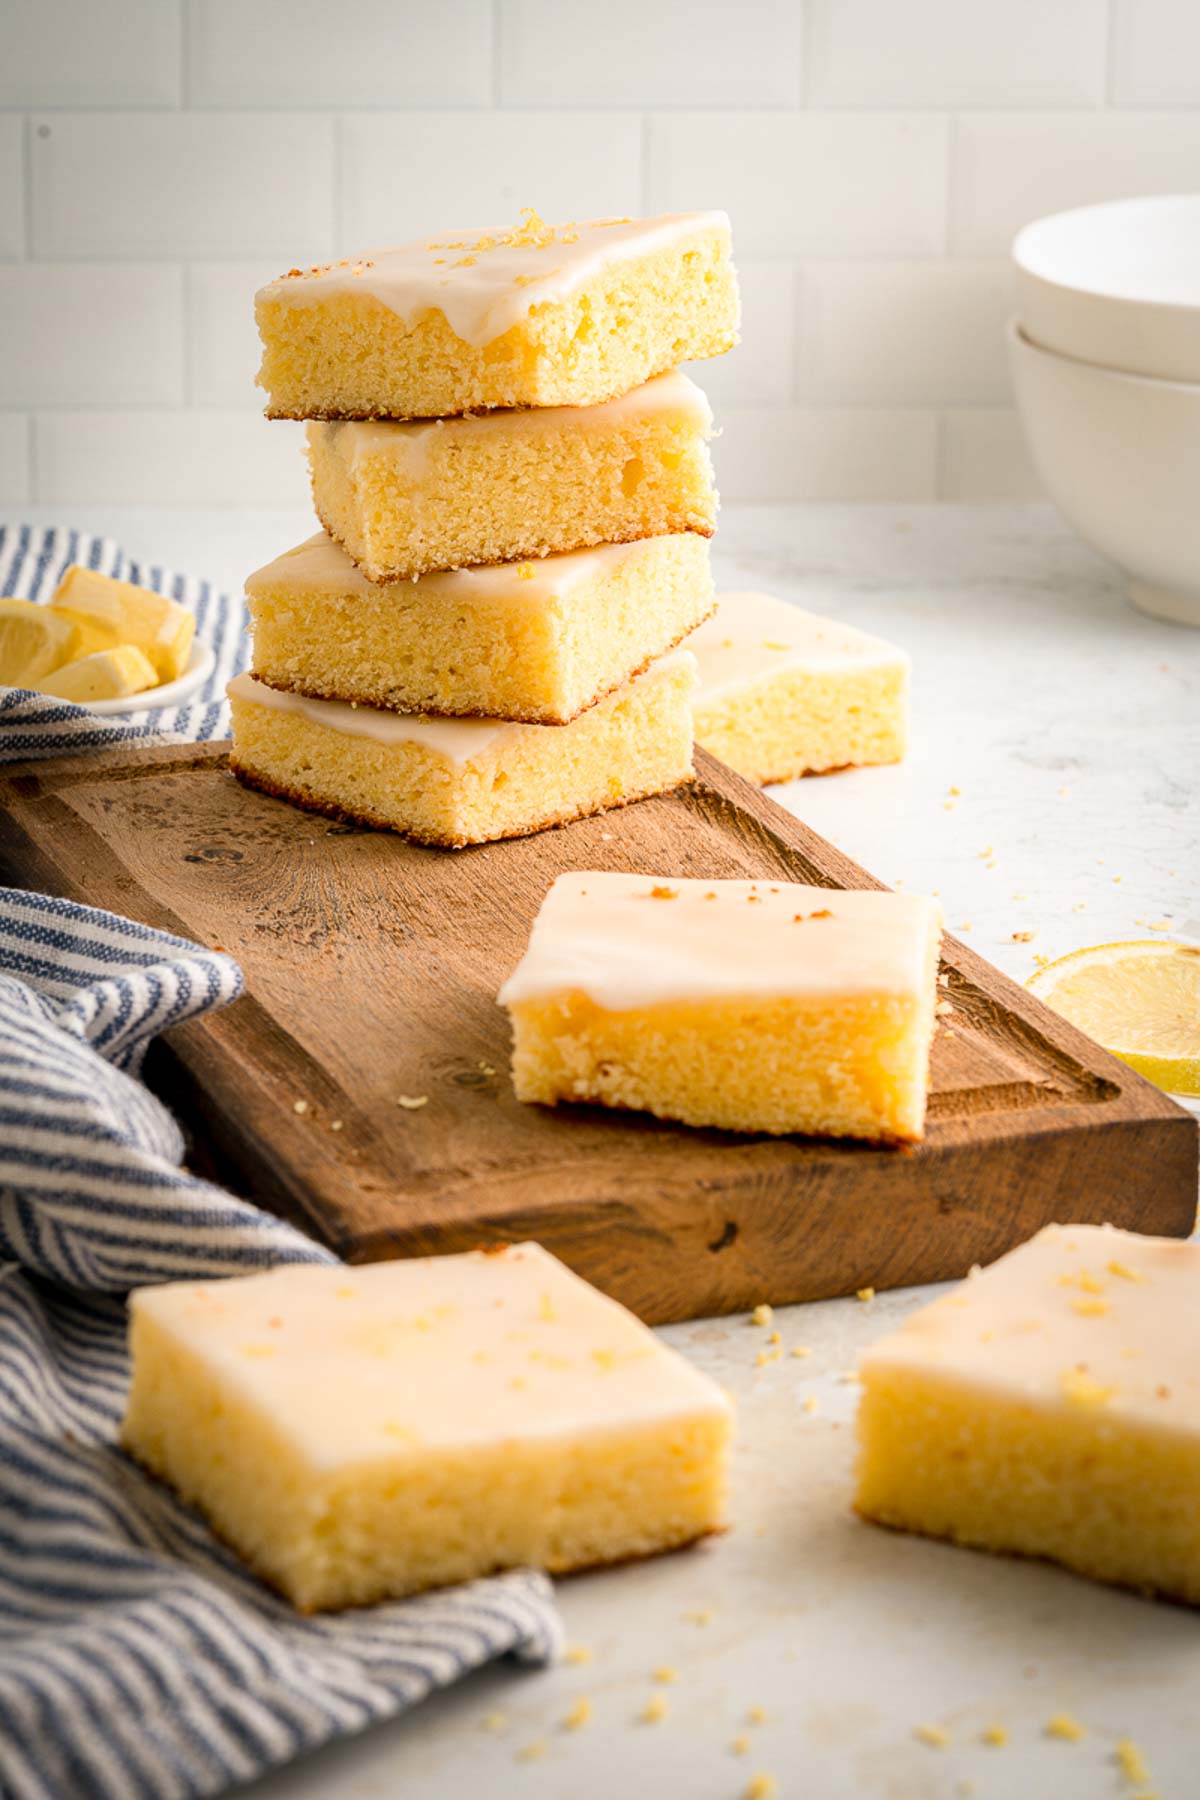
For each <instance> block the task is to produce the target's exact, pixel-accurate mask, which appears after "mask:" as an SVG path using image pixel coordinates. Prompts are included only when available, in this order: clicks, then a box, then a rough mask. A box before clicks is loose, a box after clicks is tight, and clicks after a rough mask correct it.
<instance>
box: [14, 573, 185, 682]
mask: <svg viewBox="0 0 1200 1800" xmlns="http://www.w3.org/2000/svg"><path fill="white" fill-rule="evenodd" d="M50 611H51V612H52V613H54V614H55V615H56V616H57V617H59V618H61V619H64V620H66V621H67V622H68V623H69V624H71V625H73V626H75V628H76V629H77V630H78V632H79V645H78V649H77V651H76V654H77V655H83V654H85V653H88V654H90V653H91V652H93V651H96V650H115V649H117V648H118V646H120V645H122V644H133V645H134V646H135V647H136V648H137V649H139V650H140V651H142V653H143V655H145V656H147V657H149V659H150V661H151V662H152V663H153V665H154V667H155V670H156V671H157V676H158V680H159V681H175V680H177V679H178V677H179V676H180V675H182V673H183V670H184V665H185V664H186V662H187V659H188V653H189V651H190V650H191V647H192V635H193V633H194V631H195V629H196V618H195V614H194V613H190V612H189V611H188V609H187V607H186V606H180V604H179V602H178V601H177V600H168V599H167V598H166V596H165V595H164V594H155V593H153V592H152V591H151V590H150V589H149V588H141V587H135V586H134V584H133V582H131V581H117V580H116V579H115V577H114V576H112V575H101V574H100V572H99V571H98V570H97V569H84V568H81V567H80V565H79V564H78V563H72V565H71V567H70V568H69V569H68V570H67V572H66V574H65V575H64V576H63V578H62V580H61V581H60V582H59V584H58V587H57V588H56V589H55V591H54V594H53V596H52V598H51V600H50ZM115 697H116V696H115V695H114V696H113V698H115ZM95 698H99V696H98V695H97V696H95Z"/></svg>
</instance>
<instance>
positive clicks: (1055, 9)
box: [806, 0, 1141, 107]
mask: <svg viewBox="0 0 1200 1800" xmlns="http://www.w3.org/2000/svg"><path fill="white" fill-rule="evenodd" d="M1140 3H1141V0H1138V4H1140ZM808 11H809V18H810V25H809V38H808V65H807V78H806V89H807V98H808V103H809V105H810V106H1043V107H1045V106H1094V105H1097V104H1098V103H1099V102H1100V101H1101V100H1102V99H1103V98H1104V80H1105V58H1106V52H1107V41H1108V4H1107V0H1053V3H1052V4H1050V5H1047V3H1046V0H1004V3H1003V5H1000V4H996V3H995V0H808Z"/></svg>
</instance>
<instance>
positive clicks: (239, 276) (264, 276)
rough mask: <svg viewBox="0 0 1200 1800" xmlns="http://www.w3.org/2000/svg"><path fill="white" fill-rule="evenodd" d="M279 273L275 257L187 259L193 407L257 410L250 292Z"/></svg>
mask: <svg viewBox="0 0 1200 1800" xmlns="http://www.w3.org/2000/svg"><path fill="white" fill-rule="evenodd" d="M282 273H283V270H282V268H281V267H280V264H279V262H278V261H275V262H258V263H247V262H237V263H192V264H191V265H190V266H189V267H188V269H187V273H186V281H187V304H186V316H187V371H188V377H187V395H188V399H189V401H190V402H191V404H192V405H193V406H228V407H240V408H243V409H245V410H247V411H254V410H256V409H257V411H259V412H261V411H262V409H263V407H264V406H265V405H266V398H265V396H264V394H263V392H262V390H261V388H257V387H255V385H254V377H255V375H256V374H257V373H258V365H259V361H260V359H261V354H262V345H261V344H260V342H259V337H258V330H257V328H256V326H255V323H254V296H255V293H256V292H257V290H258V289H259V288H260V287H263V286H265V284H266V283H267V282H268V281H273V280H274V279H275V277H276V276H277V275H281V274H282Z"/></svg>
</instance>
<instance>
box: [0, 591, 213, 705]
mask: <svg viewBox="0 0 1200 1800" xmlns="http://www.w3.org/2000/svg"><path fill="white" fill-rule="evenodd" d="M195 630H196V620H195V615H194V614H193V613H191V612H189V610H188V608H187V607H186V606H181V605H180V604H179V602H178V601H177V600H170V599H168V598H167V596H166V595H165V594H156V593H154V592H153V591H152V590H151V589H150V588H142V587H137V586H135V585H134V583H133V582H130V581H118V580H117V579H116V578H115V577H114V576H112V575H102V574H101V573H100V572H99V570H97V569H85V568H82V567H81V566H80V565H79V564H77V563H76V564H72V566H71V567H70V568H68V569H67V570H66V571H65V572H64V574H63V577H62V580H61V581H60V582H59V584H58V586H57V588H56V589H55V590H54V593H53V594H52V596H51V597H50V599H49V600H48V601H46V602H45V603H44V604H43V603H41V602H38V601H33V600H11V599H0V686H3V687H21V688H32V689H33V690H34V691H35V692H36V693H39V694H45V695H47V696H48V697H49V698H52V699H57V700H69V701H72V702H74V703H75V704H76V705H78V706H86V707H88V708H89V709H90V710H91V711H92V712H98V713H131V712H143V711H146V710H157V709H160V708H162V707H166V706H181V705H183V704H184V702H185V701H187V700H188V699H190V698H191V696H192V695H193V694H195V693H197V692H198V691H199V689H200V688H201V687H202V686H203V685H204V683H205V681H207V679H208V677H209V676H210V675H211V674H212V671H213V666H214V659H213V654H212V651H211V650H210V649H209V648H208V646H207V645H205V644H198V643H197V642H196V641H195Z"/></svg>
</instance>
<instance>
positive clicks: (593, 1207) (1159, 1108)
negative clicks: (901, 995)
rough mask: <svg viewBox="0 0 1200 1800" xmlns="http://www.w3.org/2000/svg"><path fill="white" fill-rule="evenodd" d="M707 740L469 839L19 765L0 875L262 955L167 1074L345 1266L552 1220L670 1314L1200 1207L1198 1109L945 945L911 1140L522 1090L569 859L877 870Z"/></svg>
mask: <svg viewBox="0 0 1200 1800" xmlns="http://www.w3.org/2000/svg"><path fill="white" fill-rule="evenodd" d="M698 767H699V778H698V779H697V781H696V782H695V784H694V785H692V786H691V787H690V788H686V789H682V790H680V791H679V792H678V793H676V794H674V795H671V796H669V797H665V798H662V799H656V800H648V801H643V802H641V803H640V804H639V805H636V806H632V807H629V808H627V809H625V810H624V811H621V812H615V813H608V814H606V815H604V816H602V817H599V818H595V819H587V820H581V821H579V822H578V823H576V824H573V825H570V826H567V827H566V828H564V829H562V830H557V831H547V832H543V833H541V834H539V835H538V836H536V837H531V838H522V839H517V840H514V841H512V842H509V843H504V844H493V845H490V846H486V847H483V848H477V849H472V850H462V851H457V852H446V851H440V850H431V849H424V848H421V847H418V846H416V845H412V844H408V843H405V842H404V841H403V840H402V839H400V838H398V837H395V836H393V835H391V834H387V833H377V832H371V831H366V830H359V829H356V828H349V827H347V826H344V825H337V824H330V823H329V822H328V821H326V820H323V819H319V818H314V817H312V816H309V815H307V814H304V813H301V812H298V811H296V810H294V809H293V808H291V807H289V806H287V805H285V804H283V803H282V802H280V801H277V800H272V799H269V798H267V797H265V796H263V795H260V794H256V793H251V792H248V791H246V790H245V789H242V788H240V787H239V786H238V785H237V784H236V783H235V782H234V781H233V779H232V778H231V776H230V775H229V772H228V769H227V766H226V757H225V746H224V745H189V746H181V747H171V748H167V749H150V750H144V749H143V750H113V751H108V752H104V753H102V754H100V755H94V756H87V757H79V758H71V759H65V760H62V761H57V762H53V763H34V764H25V765H18V766H15V767H11V768H10V769H8V770H7V771H6V772H5V774H4V775H3V777H2V778H0V806H2V807H3V816H2V818H0V876H2V878H3V880H4V881H6V882H7V883H8V884H9V885H13V886H19V887H29V888H36V889H40V890H43V891H47V892H51V893H57V894H63V895H66V896H68V897H70V898H73V899H81V900H87V901H89V902H91V903H92V904H95V905H98V906H104V907H108V908H111V909H112V910H113V911H116V912H121V913H126V914H128V915H129V916H131V917H133V918H136V919H140V920H142V921H144V922H145V923H146V924H149V925H157V926H161V927H163V928H165V929H166V930H169V931H174V932H176V933H178V934H179V935H180V936H183V937H188V938H193V939H195V940H196V941H198V942H200V943H203V944H208V945H213V946H216V945H219V946H221V947H223V948H224V949H227V950H229V951H230V952H231V953H232V954H233V955H234V956H235V957H237V959H238V960H239V961H240V963H241V964H242V967H243V969H244V970H245V974H246V986H247V993H246V996H245V997H244V998H243V999H241V1000H239V1001H237V1002H236V1003H235V1004H234V1005H233V1006H231V1007H229V1008H227V1009H226V1010H225V1011H223V1012H221V1013H217V1014H215V1015H213V1016H212V1017H210V1018H205V1019H200V1020H195V1021H192V1022H190V1023H188V1024H186V1025H183V1026H180V1027H178V1028H176V1029H175V1030H173V1031H171V1032H170V1033H168V1034H167V1036H166V1037H165V1038H164V1039H163V1040H161V1042H160V1043H159V1045H158V1046H156V1048H155V1050H154V1052H153V1053H152V1056H151V1058H150V1060H149V1061H148V1064H147V1074H148V1078H150V1079H151V1080H152V1081H153V1083H154V1085H155V1086H156V1087H157V1088H158V1090H159V1092H161V1093H162V1094H163V1096H164V1098H166V1099H167V1100H168V1102H169V1104H171V1105H172V1106H173V1107H174V1108H175V1110H176V1111H177V1112H178V1114H179V1115H180V1118H181V1120H182V1121H183V1123H184V1126H185V1128H186V1130H187V1131H188V1133H189V1138H190V1145H191V1162H192V1165H193V1166H194V1167H198V1168H201V1169H203V1170H205V1171H206V1172H209V1173H212V1174H214V1175H215V1176H217V1177H218V1178H219V1179H221V1180H222V1181H224V1182H226V1183H227V1184H228V1185H229V1186H231V1187H232V1188H234V1189H235V1191H237V1192H239V1193H241V1194H244V1195H245V1196H247V1197H248V1198H250V1199H252V1200H256V1201H258V1202H259V1203H260V1204H262V1205H264V1206H267V1207H271V1208H273V1209H274V1210H276V1211H278V1212H280V1213H282V1214H284V1215H285V1216H287V1217H290V1218H292V1219H293V1220H295V1221H296V1222H298V1223H299V1224H300V1225H302V1226H303V1227H304V1228H305V1229H307V1230H308V1231H310V1232H312V1233H313V1234H314V1235H316V1236H318V1237H320V1238H323V1239H324V1240H325V1241H326V1242H328V1243H329V1244H331V1245H332V1246H333V1247H334V1248H335V1249H336V1250H337V1251H339V1252H340V1253H341V1254H342V1255H343V1256H345V1257H346V1258H348V1259H349V1260H351V1261H363V1260H370V1259H374V1258H379V1257H390V1256H413V1255H422V1254H426V1253H437V1252H446V1251H453V1250H460V1249H465V1248H469V1247H472V1246H475V1245H479V1244H484V1243H495V1242H502V1241H514V1240H518V1239H521V1238H525V1237H534V1238H537V1239H539V1240H540V1241H541V1242H542V1243H543V1244H545V1245H546V1246H547V1247H548V1248H549V1249H551V1250H553V1251H554V1252H555V1253H556V1254H558V1255H559V1256H561V1257H562V1258H563V1259H564V1260H565V1261H566V1262H568V1263H569V1264H570V1265H571V1266H572V1267H573V1268H575V1269H577V1270H578V1271H579V1272H580V1273H581V1274H582V1275H585V1276H586V1277H587V1278H588V1279H589V1280H591V1281H594V1282H595V1283H596V1284H597V1285H598V1286H600V1287H601V1288H603V1289H605V1290H606V1291H607V1292H608V1293H611V1294H613V1295H615V1296H616V1297H617V1298H618V1299H620V1300H622V1301H624V1302H625V1303H626V1304H627V1305H629V1306H631V1307H633V1309H634V1310H635V1311H636V1312H638V1313H640V1314H641V1316H642V1317H643V1318H645V1319H647V1320H649V1321H651V1322H660V1321H665V1320H672V1319H682V1318H689V1317H697V1316H700V1315H703V1314H709V1313H721V1312H728V1311H731V1310H734V1309H738V1308H742V1307H746V1306H750V1305H753V1304H754V1303H756V1302H758V1301H761V1300H769V1301H772V1302H775V1303H783V1302H787V1301H794V1300H808V1299H816V1298H820V1297H823V1296H826V1295H833V1294H844V1293H849V1292H852V1291H853V1290H854V1289H856V1288H858V1287H861V1286H864V1285H867V1284H869V1285H871V1286H873V1287H876V1288H886V1287H895V1286H901V1285H905V1284H908V1283H911V1282H918V1281H929V1280H935V1279H940V1278H945V1277H950V1276H960V1275H962V1274H963V1273H964V1272H965V1271H966V1270H967V1268H968V1267H969V1266H970V1265H971V1264H972V1263H973V1262H986V1261H988V1260H990V1259H991V1258H993V1257H995V1256H997V1255H999V1254H1000V1253H1001V1252H1002V1251H1003V1250H1005V1249H1006V1248H1008V1247H1009V1246H1011V1245H1012V1244H1014V1243H1017V1242H1018V1241H1020V1240H1021V1239H1023V1238H1025V1237H1027V1236H1028V1235H1029V1234H1030V1233H1031V1232H1033V1231H1035V1230H1036V1229H1037V1228H1038V1227H1039V1226H1040V1225H1042V1224H1044V1223H1045V1222H1046V1221H1047V1220H1051V1219H1059V1220H1104V1219H1108V1220H1112V1221H1113V1222H1115V1223H1117V1224H1120V1225H1124V1226H1127V1227H1131V1228H1133V1229H1137V1230H1141V1231H1147V1232H1157V1233H1163V1234H1169V1235H1177V1236H1183V1235H1185V1234H1186V1233H1187V1232H1188V1231H1190V1230H1191V1228H1192V1224H1193V1219H1194V1214H1195V1202H1196V1168H1197V1126H1196V1122H1195V1121H1194V1120H1193V1119H1192V1118H1191V1117H1190V1116H1189V1115H1188V1114H1187V1113H1186V1112H1185V1111H1184V1110H1183V1109H1182V1108H1180V1107H1178V1106H1176V1105H1175V1104H1174V1102H1172V1101H1171V1100H1169V1099H1168V1098H1167V1097H1166V1096H1164V1095H1162V1094H1160V1093H1158V1092H1157V1091H1156V1090H1155V1089H1154V1088H1152V1087H1150V1086H1149V1085H1148V1084H1147V1083H1146V1082H1144V1081H1142V1080H1141V1079H1140V1078H1139V1077H1138V1076H1137V1075H1135V1074H1134V1073H1133V1072H1132V1071H1131V1070H1130V1069H1128V1068H1126V1067H1125V1065H1124V1064H1123V1063H1121V1062H1118V1061H1117V1060H1115V1059H1114V1058H1112V1057H1110V1056H1108V1055H1107V1054H1106V1053H1105V1052H1104V1051H1102V1050H1100V1049H1098V1048H1097V1046H1096V1045H1095V1044H1093V1043H1091V1042H1090V1040H1088V1039H1087V1038H1085V1037H1083V1036H1082V1035H1081V1034H1080V1033H1079V1032H1077V1031H1075V1030H1073V1029H1072V1028H1071V1027H1070V1026H1069V1025H1067V1024H1066V1023H1065V1022H1064V1021H1063V1020H1061V1019H1059V1018H1057V1017H1056V1016H1055V1015H1054V1014H1052V1013H1050V1012H1049V1011H1047V1010H1046V1009H1045V1008H1044V1007H1043V1006H1042V1005H1041V1004H1040V1003H1039V1002H1037V1001H1036V1000H1034V999H1033V998H1032V997H1031V996H1030V995H1029V994H1027V993H1026V992H1025V991H1024V990H1023V989H1022V988H1020V987H1018V986H1017V985H1016V984H1015V983H1014V982H1012V981H1010V980H1008V979H1007V978H1006V977H1005V976H1003V975H1001V974H1000V973H999V972H998V971H997V970H996V969H994V968H992V967H991V965H990V964H988V963H986V962H985V961H983V959H982V958H980V957H979V956H977V955H975V954H974V953H973V952H972V951H970V950H969V949H968V948H967V947H966V946H965V945H962V944H960V943H958V942H956V941H955V940H953V939H948V940H947V942H946V945H945V951H944V966H945V968H946V970H947V971H948V975H949V985H948V986H947V988H946V989H945V990H944V991H945V993H946V994H947V995H948V997H949V999H950V1000H951V1001H952V1003H953V1008H954V1010H953V1013H952V1015H951V1016H950V1017H949V1018H948V1019H947V1020H946V1021H945V1028H943V1029H941V1030H939V1033H938V1038H937V1042H936V1045H935V1048H934V1055H933V1072H932V1092H931V1100H930V1117H929V1130H928V1135H927V1137H926V1140H925V1142H924V1143H923V1144H922V1145H920V1146H919V1147H916V1148H912V1149H903V1150H884V1149H875V1148H871V1147H868V1146H859V1145H853V1144H847V1143H840V1144H839V1143H821V1142H817V1141H813V1140H805V1139H799V1138H784V1139H771V1138H754V1137H738V1136H734V1135H730V1134H726V1133H722V1132H717V1131H691V1130H688V1129H686V1128H684V1127H678V1128H676V1127H673V1126H671V1125H666V1124H661V1123H659V1122H657V1121H655V1120H653V1119H650V1118H644V1117H640V1116H634V1115H628V1114H619V1113H610V1112H605V1111H603V1110H602V1109H598V1108H569V1109H568V1108H560V1109H558V1110H545V1109H541V1108H537V1107H528V1106H521V1105H519V1104H518V1103H517V1102H516V1101H515V1100H514V1098H513V1094H512V1089H511V1085H510V1082H509V1078H508V1058H509V1042H508V1025H507V1020H506V1017H505V1015H504V1013H503V1012H502V1010H501V1009H500V1008H499V1007H498V1006H497V1005H496V1001H495V994H496V990H497V988H498V987H499V985H500V982H501V980H502V979H503V977H504V976H505V975H506V974H507V973H508V972H509V970H510V969H511V968H512V967H513V966H514V965H515V964H516V962H517V961H518V959H519V957H520V954H521V952H522V950H523V948H524V945H525V941H526V937H527V935H528V931H529V926H530V923H531V921H532V919H533V915H534V913H535V912H536V910H537V908H538V906H539V904H540V902H541V900H542V897H543V895H544V894H545V892H546V890H547V888H548V887H549V885H550V883H551V881H552V880H553V878H554V877H555V875H557V874H559V873H560V872H561V871H562V870H564V869H627V870H635V871H638V872H644V873H646V874H658V875H694V876H701V877H705V878H708V879H715V878H720V877H723V876H743V877H751V878H756V879H762V878H767V879H772V880H789V881H804V882H814V883H818V884H820V885H823V886H832V887H875V886H878V885H880V884H879V883H877V882H875V881H874V880H873V879H872V878H871V877H870V876H869V875H867V874H865V873H864V872H863V871H862V870H861V869H859V868H857V867H856V866H855V865H854V864H853V863H852V862H850V861H849V860H848V859H847V858H846V857H844V856H842V855H841V853H840V852H839V851H837V850H836V849H834V848H833V846H832V845H830V844H828V843H826V842H825V841H824V840H823V839H821V838H819V837H817V836H816V835H815V833H813V832H811V831H809V830H808V829H807V828H806V827H805V826H803V825H802V824H800V823H799V822H798V821H797V820H796V819H794V818H793V817H792V816H791V815H790V814H789V813H786V812H784V811H783V810H782V809H781V808H780V807H778V806H776V805H775V804H774V803H773V802H772V801H770V800H768V799H767V798H766V797H765V796H763V795H762V794H761V793H759V792H758V791H757V790H755V789H753V788H751V787H750V786H748V785H747V784H746V783H745V782H743V781H741V780H740V779H739V778H738V777H737V776H736V775H734V774H732V773H731V772H730V771H729V770H728V769H726V768H725V767H724V766H723V765H722V764H720V763H718V762H716V761H714V760H713V759H712V758H711V757H707V756H705V755H703V754H702V753H701V754H700V755H699V756H698ZM402 1095H403V1096H407V1097H409V1098H420V1097H422V1096H427V1099H426V1100H425V1103H424V1104H423V1105H421V1106H420V1107H417V1108H411V1109H406V1108H404V1107H402V1106H401V1105H400V1104H399V1098H400V1096H402ZM297 1100H303V1101H305V1102H307V1110H306V1111H304V1112H303V1113H299V1114H298V1113H297V1112H296V1111H295V1106H294V1103H295V1102H296V1101H297ZM335 1120H337V1121H340V1122H341V1124H340V1129H338V1130H336V1131H335V1130H334V1129H333V1123H334V1121H335Z"/></svg>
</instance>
